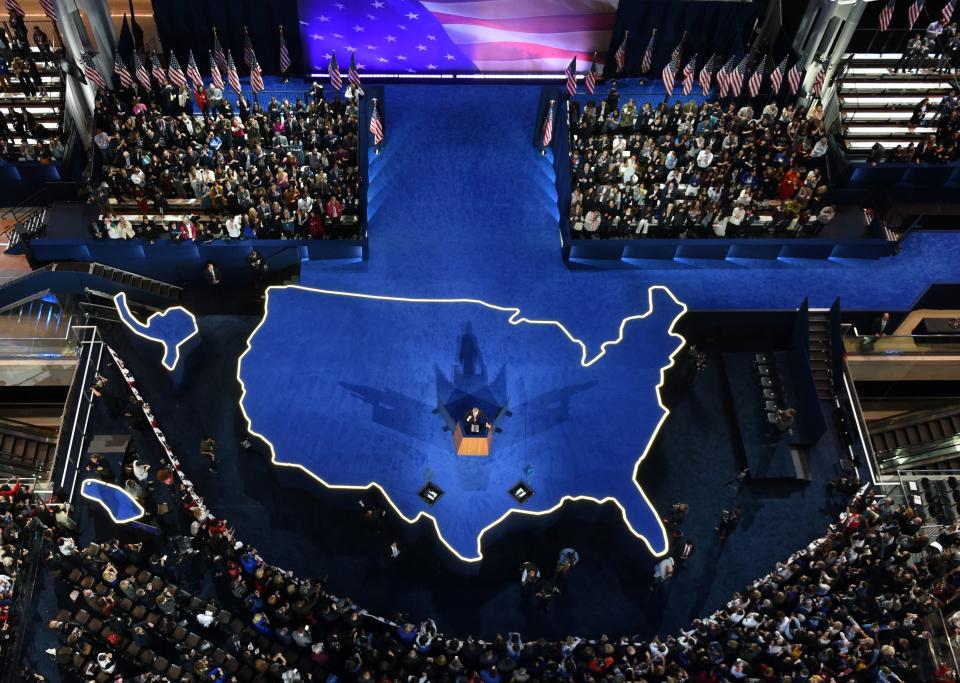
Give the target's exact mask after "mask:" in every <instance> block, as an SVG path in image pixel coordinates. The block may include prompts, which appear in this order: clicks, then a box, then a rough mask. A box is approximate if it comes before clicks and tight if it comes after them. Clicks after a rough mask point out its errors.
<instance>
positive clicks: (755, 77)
mask: <svg viewBox="0 0 960 683" xmlns="http://www.w3.org/2000/svg"><path fill="white" fill-rule="evenodd" d="M654 35H656V32H654ZM685 38H686V34H684V37H683V38H681V39H680V42H679V43H677V47H676V48H674V50H673V53H672V54H671V56H670V61H669V62H667V65H666V66H664V67H663V71H662V72H661V78H662V79H663V88H664V90H665V91H666V92H667V95H668V96H669V95H672V94H673V91H674V89H675V88H676V86H677V79H678V78H679V79H680V86H681V92H682V94H683V96H684V97H686V96H687V95H689V94H690V93H691V92H692V91H693V86H694V83H696V82H699V84H700V89H701V91H702V92H703V94H704V95H707V94H709V92H710V88H711V86H712V84H713V82H714V79H715V80H716V84H717V87H718V94H719V96H720V97H721V98H724V97H728V96H729V97H733V98H737V97H740V96H741V94H744V93H745V94H746V95H747V97H750V98H753V97H756V96H757V94H758V93H759V92H760V89H761V88H762V87H763V84H764V81H765V80H766V79H767V77H768V76H769V83H770V92H771V93H772V94H774V95H779V94H780V90H781V86H782V85H783V81H784V76H786V81H787V87H788V88H789V91H790V94H791V95H796V94H797V92H799V90H800V84H801V82H802V81H803V77H804V74H805V73H806V71H807V60H806V59H805V58H800V59H799V60H797V61H796V62H795V63H794V65H793V66H792V67H791V68H790V69H789V70H787V65H788V64H789V61H790V55H787V56H785V57H784V58H783V60H782V61H781V62H780V64H779V65H777V66H776V67H775V68H774V69H773V71H771V72H770V73H769V74H768V73H767V69H768V64H773V61H772V60H770V59H769V58H768V57H767V56H766V55H764V57H763V58H762V59H761V60H760V63H759V64H758V65H757V67H756V69H754V70H753V72H752V74H751V75H750V76H749V78H748V77H747V74H748V73H750V67H749V63H748V61H749V57H748V56H747V55H744V56H743V58H742V59H740V60H739V61H738V60H737V57H736V55H734V56H731V57H730V59H729V61H727V63H726V64H725V65H723V66H722V67H721V66H720V64H721V59H722V57H721V56H720V55H718V54H716V53H714V54H713V55H711V57H710V59H708V60H707V61H706V63H705V64H704V65H703V66H702V67H701V69H700V74H699V76H698V75H697V58H698V55H697V54H694V55H693V57H691V58H690V60H689V61H688V62H687V63H686V65H685V66H684V67H683V70H682V71H681V70H680V63H681V53H682V47H683V43H684V40H685ZM650 40H651V44H652V41H653V37H651V38H650ZM624 41H626V37H624ZM622 46H623V45H622V44H621V47H622ZM647 50H648V52H650V53H651V54H652V46H648V48H647ZM618 52H619V50H618ZM646 59H647V56H646V55H644V60H646ZM651 59H652V57H651ZM617 68H618V69H619V68H621V65H620V61H619V60H618V61H617ZM817 69H818V70H817V75H816V76H815V77H814V82H813V88H812V92H813V95H814V96H815V97H820V95H821V94H822V93H823V86H824V82H825V80H826V75H827V71H828V70H829V66H828V64H827V63H826V62H820V63H818V65H817ZM564 75H565V76H566V89H567V94H568V95H569V96H570V97H573V96H574V95H576V94H577V58H576V57H574V58H573V59H572V60H571V61H570V64H569V65H568V66H567V68H566V69H565V70H564ZM596 84H597V77H596V53H594V56H593V62H592V63H591V64H590V69H589V70H588V71H587V72H586V74H585V76H584V85H585V86H586V90H587V92H588V93H589V94H591V95H592V94H593V93H594V89H595V88H596ZM744 85H746V90H744Z"/></svg>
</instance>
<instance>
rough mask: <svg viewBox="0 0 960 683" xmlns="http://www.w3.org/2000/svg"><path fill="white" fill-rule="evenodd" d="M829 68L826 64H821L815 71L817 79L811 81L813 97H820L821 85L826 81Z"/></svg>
mask: <svg viewBox="0 0 960 683" xmlns="http://www.w3.org/2000/svg"><path fill="white" fill-rule="evenodd" d="M829 68H830V66H829V64H827V63H826V62H821V63H820V66H819V67H818V70H817V77H816V78H814V79H813V90H812V92H813V96H814V97H820V95H821V94H822V93H823V83H824V81H825V80H826V79H827V69H829Z"/></svg>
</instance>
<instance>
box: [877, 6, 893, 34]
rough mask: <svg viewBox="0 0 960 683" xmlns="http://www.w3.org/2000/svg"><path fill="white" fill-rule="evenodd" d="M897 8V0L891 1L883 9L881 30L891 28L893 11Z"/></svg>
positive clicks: (881, 12)
mask: <svg viewBox="0 0 960 683" xmlns="http://www.w3.org/2000/svg"><path fill="white" fill-rule="evenodd" d="M896 8H897V0H890V1H889V2H888V3H887V4H886V5H884V7H883V9H882V10H880V30H881V31H886V30H887V29H889V28H890V22H891V21H892V20H893V10H895V9H896Z"/></svg>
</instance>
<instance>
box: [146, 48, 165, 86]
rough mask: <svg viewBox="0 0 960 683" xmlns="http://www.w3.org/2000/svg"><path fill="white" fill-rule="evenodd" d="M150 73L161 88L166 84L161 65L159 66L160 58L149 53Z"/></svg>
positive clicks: (154, 53)
mask: <svg viewBox="0 0 960 683" xmlns="http://www.w3.org/2000/svg"><path fill="white" fill-rule="evenodd" d="M150 73H151V74H152V75H153V80H155V81H156V82H157V85H158V86H160V87H161V88H162V87H163V86H165V85H166V84H167V74H165V73H164V71H163V65H161V64H160V58H159V57H157V53H156V52H151V53H150Z"/></svg>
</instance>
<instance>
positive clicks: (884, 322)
mask: <svg viewBox="0 0 960 683" xmlns="http://www.w3.org/2000/svg"><path fill="white" fill-rule="evenodd" d="M889 329H890V314H889V313H886V312H884V313H883V315H881V316H880V317H879V318H874V320H873V322H872V323H871V324H870V332H872V333H873V334H875V335H877V336H878V337H884V336H886V335H888V334H889V333H890V332H889Z"/></svg>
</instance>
